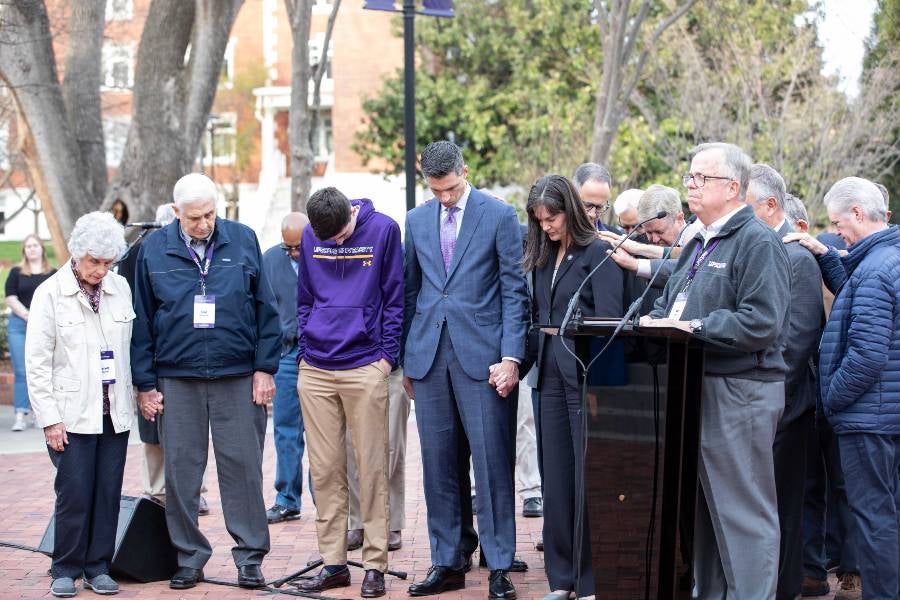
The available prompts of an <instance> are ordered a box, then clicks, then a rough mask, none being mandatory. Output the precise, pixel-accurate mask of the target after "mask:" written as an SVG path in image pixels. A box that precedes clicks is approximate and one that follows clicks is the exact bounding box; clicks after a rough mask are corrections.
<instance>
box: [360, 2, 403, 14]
mask: <svg viewBox="0 0 900 600" xmlns="http://www.w3.org/2000/svg"><path fill="white" fill-rule="evenodd" d="M363 8H367V9H369V10H387V11H391V12H397V8H396V7H395V6H394V0H366V1H365V3H364V4H363Z"/></svg>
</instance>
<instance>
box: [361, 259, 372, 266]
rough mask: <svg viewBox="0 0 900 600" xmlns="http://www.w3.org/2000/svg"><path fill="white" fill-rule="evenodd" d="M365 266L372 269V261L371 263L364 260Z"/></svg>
mask: <svg viewBox="0 0 900 600" xmlns="http://www.w3.org/2000/svg"><path fill="white" fill-rule="evenodd" d="M363 266H364V267H371V266H372V261H371V260H364V261H363Z"/></svg>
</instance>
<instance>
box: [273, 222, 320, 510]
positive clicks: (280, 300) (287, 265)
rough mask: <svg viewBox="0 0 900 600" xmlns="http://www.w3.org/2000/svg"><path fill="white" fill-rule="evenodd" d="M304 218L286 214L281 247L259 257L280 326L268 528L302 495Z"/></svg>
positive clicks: (305, 223)
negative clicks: (300, 270)
mask: <svg viewBox="0 0 900 600" xmlns="http://www.w3.org/2000/svg"><path fill="white" fill-rule="evenodd" d="M307 224H309V219H308V218H307V217H306V215H305V214H303V213H299V212H292V213H288V214H287V216H285V217H284V220H283V221H282V222H281V243H280V244H277V245H275V246H272V247H271V248H269V249H268V250H266V252H265V254H263V268H265V270H266V274H267V275H268V279H269V281H270V282H271V283H272V291H273V292H274V293H275V306H276V308H277V309H278V319H279V322H280V323H281V360H280V362H279V363H278V372H277V373H276V374H275V399H274V400H273V401H272V424H273V427H274V429H275V491H276V492H277V494H276V496H275V504H274V505H272V507H271V508H270V509H269V510H268V511H266V519H267V520H268V521H269V523H270V524H271V523H281V522H282V521H292V520H294V519H299V518H300V495H301V494H302V492H303V451H304V449H305V444H304V442H303V413H302V412H301V411H300V397H299V396H298V395H297V375H298V373H297V265H298V263H297V259H298V258H299V257H300V240H301V238H302V237H303V228H304V227H306V226H307Z"/></svg>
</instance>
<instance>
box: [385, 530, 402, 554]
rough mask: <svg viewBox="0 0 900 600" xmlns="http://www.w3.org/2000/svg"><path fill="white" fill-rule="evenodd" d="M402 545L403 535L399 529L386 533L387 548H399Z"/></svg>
mask: <svg viewBox="0 0 900 600" xmlns="http://www.w3.org/2000/svg"><path fill="white" fill-rule="evenodd" d="M402 546H403V535H402V534H401V533H400V532H399V531H392V532H390V533H389V534H388V550H399V549H400V548H401V547H402Z"/></svg>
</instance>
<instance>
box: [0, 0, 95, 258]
mask: <svg viewBox="0 0 900 600" xmlns="http://www.w3.org/2000/svg"><path fill="white" fill-rule="evenodd" d="M2 16H3V21H4V23H3V26H2V27H0V47H2V52H0V77H2V78H3V80H4V82H5V83H6V84H7V86H8V87H9V88H10V89H11V92H12V95H13V98H14V99H15V101H16V103H17V105H18V107H19V114H20V115H21V123H22V124H23V125H25V126H26V127H23V128H20V132H23V131H25V130H26V129H27V134H28V135H29V136H30V143H28V144H26V147H25V149H24V150H25V152H24V153H25V157H26V163H27V165H28V169H29V171H30V172H31V175H32V180H33V181H34V184H35V189H37V192H38V196H39V197H40V198H41V203H42V206H43V208H44V213H45V217H46V219H47V226H48V227H49V228H50V233H51V236H52V238H53V246H54V250H55V251H56V255H57V256H58V257H59V258H60V260H64V259H65V257H67V256H68V250H67V248H66V238H67V237H68V235H69V232H70V231H71V230H72V226H73V225H74V223H75V220H76V219H77V218H78V217H79V216H80V215H82V214H84V213H86V212H89V211H90V210H92V209H93V208H95V207H96V203H95V202H94V201H93V200H92V199H91V197H90V194H89V193H88V190H87V188H86V186H85V185H84V182H83V179H82V178H81V165H80V164H79V160H78V144H77V142H76V140H75V136H74V135H73V133H72V129H71V126H70V124H69V120H68V119H67V118H66V109H65V103H64V101H63V95H62V89H61V87H60V85H59V78H58V76H57V73H56V59H55V56H54V53H53V46H52V38H51V35H50V25H49V20H48V18H47V9H46V7H45V6H44V3H43V2H42V1H41V0H19V1H18V2H16V3H13V4H4V6H3V11H2Z"/></svg>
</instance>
